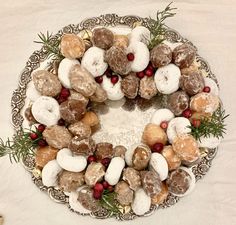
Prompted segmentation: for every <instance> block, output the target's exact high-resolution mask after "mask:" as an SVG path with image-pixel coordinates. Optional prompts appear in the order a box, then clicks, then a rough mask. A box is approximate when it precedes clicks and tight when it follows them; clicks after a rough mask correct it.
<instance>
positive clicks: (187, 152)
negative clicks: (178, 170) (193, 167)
mask: <svg viewBox="0 0 236 225" xmlns="http://www.w3.org/2000/svg"><path fill="white" fill-rule="evenodd" d="M172 146H173V150H174V152H175V153H176V154H177V155H178V156H179V157H180V159H181V160H184V161H186V162H190V163H191V162H194V161H196V160H197V159H198V158H199V157H200V150H199V148H198V143H197V141H196V139H195V138H194V137H193V136H192V135H190V134H182V135H179V136H177V137H176V138H175V139H174V141H173V144H172Z"/></svg>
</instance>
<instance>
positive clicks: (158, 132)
mask: <svg viewBox="0 0 236 225" xmlns="http://www.w3.org/2000/svg"><path fill="white" fill-rule="evenodd" d="M142 141H143V143H145V144H147V145H148V146H149V147H152V146H153V145H154V144H156V143H162V144H163V145H165V144H166V142H167V135H166V133H165V131H164V130H163V129H162V128H161V127H160V126H158V125H156V124H153V123H149V124H147V125H146V127H145V128H144V131H143V136H142Z"/></svg>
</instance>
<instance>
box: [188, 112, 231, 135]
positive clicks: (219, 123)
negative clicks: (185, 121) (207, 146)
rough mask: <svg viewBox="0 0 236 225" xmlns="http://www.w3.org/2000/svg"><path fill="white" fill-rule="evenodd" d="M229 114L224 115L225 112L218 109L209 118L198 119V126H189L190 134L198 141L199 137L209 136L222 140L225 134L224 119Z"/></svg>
mask: <svg viewBox="0 0 236 225" xmlns="http://www.w3.org/2000/svg"><path fill="white" fill-rule="evenodd" d="M228 116H229V114H227V115H226V114H225V110H223V109H222V107H219V108H218V109H217V110H216V111H215V112H214V113H213V114H212V116H211V117H202V118H200V119H199V120H200V126H198V127H194V126H193V125H191V126H189V127H190V129H191V134H192V135H193V136H194V137H195V138H196V139H197V140H200V138H201V137H210V136H211V135H212V136H213V137H216V138H218V139H219V138H223V136H224V134H225V133H226V124H225V119H226V118H227V117H228Z"/></svg>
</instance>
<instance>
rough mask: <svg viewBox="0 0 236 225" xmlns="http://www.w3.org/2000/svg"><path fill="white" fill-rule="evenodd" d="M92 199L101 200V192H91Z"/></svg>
mask: <svg viewBox="0 0 236 225" xmlns="http://www.w3.org/2000/svg"><path fill="white" fill-rule="evenodd" d="M93 197H94V198H95V199H101V197H102V192H99V191H95V190H93Z"/></svg>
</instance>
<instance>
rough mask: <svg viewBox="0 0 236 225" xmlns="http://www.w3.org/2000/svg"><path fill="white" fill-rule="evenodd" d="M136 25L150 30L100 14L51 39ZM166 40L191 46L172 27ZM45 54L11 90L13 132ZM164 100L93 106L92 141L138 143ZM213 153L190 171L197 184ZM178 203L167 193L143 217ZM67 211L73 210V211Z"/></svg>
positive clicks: (30, 163) (101, 214)
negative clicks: (97, 125) (95, 127)
mask: <svg viewBox="0 0 236 225" xmlns="http://www.w3.org/2000/svg"><path fill="white" fill-rule="evenodd" d="M135 23H140V24H142V25H143V26H146V27H149V18H141V17H138V16H133V15H128V16H118V15H116V14H106V15H101V16H99V17H93V18H89V19H86V20H84V21H82V22H80V23H79V24H76V25H74V24H70V25H68V26H65V27H64V28H62V29H61V30H59V31H58V33H57V34H55V35H54V36H53V38H55V39H59V38H60V37H61V36H62V35H63V34H65V33H75V34H78V33H79V32H80V31H82V30H84V29H89V30H91V29H93V28H94V27H96V26H105V27H110V28H111V27H113V28H114V27H124V28H132V27H133V26H134V24H135ZM165 39H166V40H168V41H170V42H181V43H185V42H188V43H189V44H191V45H192V46H194V45H193V44H192V43H191V42H190V41H189V40H187V39H186V38H183V37H182V36H181V35H180V34H179V33H178V32H177V31H175V30H173V29H171V28H167V32H166V36H165ZM194 47H195V46H194ZM195 48H196V47H195ZM46 55H47V52H46V49H45V48H42V49H40V50H37V51H35V52H33V54H32V55H31V56H30V57H29V59H28V61H27V62H26V66H25V68H24V69H23V71H22V73H21V75H20V79H19V84H18V88H17V89H16V90H15V91H14V93H13V96H12V100H11V106H12V123H13V126H14V129H15V131H16V132H17V131H18V130H19V128H20V127H21V126H22V123H23V120H24V117H23V116H22V109H23V107H24V105H25V100H26V89H27V84H28V83H29V82H30V81H31V73H32V72H33V71H34V70H35V69H37V68H39V67H40V65H41V64H42V62H44V61H45V60H46ZM196 63H197V64H198V66H199V68H200V69H201V71H202V72H203V73H204V75H205V76H208V77H210V78H212V79H214V80H215V81H216V82H217V80H216V77H215V75H214V74H213V73H212V71H211V69H210V67H209V65H208V63H207V62H206V61H205V60H204V59H203V58H202V57H200V56H199V55H197V58H196ZM163 98H165V96H157V97H156V98H155V99H153V100H152V101H143V100H141V99H136V102H135V104H134V102H132V101H126V102H125V103H124V104H123V103H122V102H121V103H117V104H115V105H114V104H112V103H111V102H110V103H108V104H107V105H104V106H103V107H101V106H100V107H96V106H95V107H94V109H95V110H97V111H98V112H99V115H100V119H101V124H102V126H101V129H100V131H99V132H97V133H96V134H95V135H94V139H95V141H109V142H111V143H113V144H114V145H117V144H122V145H125V146H126V147H129V145H130V143H135V142H137V141H138V140H140V138H141V132H142V129H143V127H144V126H145V125H146V124H147V123H148V121H149V119H150V115H151V114H152V112H153V111H154V110H155V109H156V108H160V107H163V105H162V104H163V102H164V101H163ZM122 104H123V105H122ZM121 105H122V106H121ZM216 153H217V149H207V151H206V152H205V155H204V157H203V158H202V159H201V161H200V162H199V163H198V164H196V165H194V166H193V167H192V168H191V169H192V171H193V173H194V174H195V177H196V180H197V181H198V180H199V179H201V178H202V177H203V176H204V175H205V174H206V173H207V172H208V170H209V168H210V167H211V163H212V160H213V159H214V157H215V155H216ZM23 165H24V167H25V168H26V170H28V171H29V172H30V174H31V176H32V181H33V182H34V184H35V185H36V186H37V187H38V188H39V189H40V190H41V191H43V192H45V193H47V194H48V195H49V197H50V198H51V199H52V200H54V201H55V202H58V203H62V204H65V205H67V206H68V207H69V208H70V206H69V204H68V196H67V195H66V194H65V193H64V192H63V191H61V190H59V189H56V188H53V187H46V186H44V185H43V184H42V180H41V177H40V176H37V175H36V174H35V173H34V169H35V162H34V158H33V157H27V158H26V159H25V160H24V161H23ZM178 201H179V197H175V196H173V195H172V194H169V196H168V197H167V199H166V200H165V201H164V203H162V204H161V205H159V206H158V207H157V206H152V207H151V209H150V211H149V212H147V213H146V214H145V215H144V216H149V215H151V214H152V213H153V212H154V211H155V210H157V209H160V208H166V207H170V206H172V205H174V204H176V203H177V202H178ZM70 210H71V211H73V210H72V209H70ZM76 213H78V214H79V215H83V216H91V217H94V218H98V219H105V218H109V217H114V218H115V219H117V220H132V219H134V218H137V217H138V216H137V215H135V214H134V213H132V211H129V212H128V213H126V214H122V213H120V214H118V215H113V214H111V213H110V212H108V211H107V210H105V209H102V210H100V211H98V212H93V213H89V214H81V213H79V212H76Z"/></svg>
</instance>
